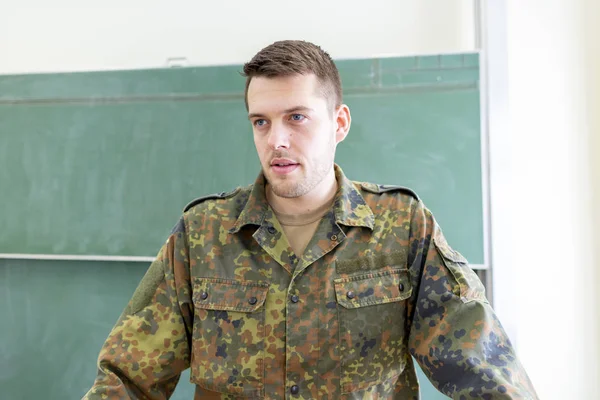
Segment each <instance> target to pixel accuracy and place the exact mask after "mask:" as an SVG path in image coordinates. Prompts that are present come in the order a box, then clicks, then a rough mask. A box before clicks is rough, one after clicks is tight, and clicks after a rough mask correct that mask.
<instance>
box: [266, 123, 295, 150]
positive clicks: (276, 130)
mask: <svg viewBox="0 0 600 400" xmlns="http://www.w3.org/2000/svg"><path fill="white" fill-rule="evenodd" d="M268 144H269V146H270V147H271V148H273V149H275V150H277V149H280V148H285V149H289V147H290V132H289V130H288V129H286V127H285V125H284V124H282V123H275V122H273V123H272V125H271V129H270V131H269V140H268Z"/></svg>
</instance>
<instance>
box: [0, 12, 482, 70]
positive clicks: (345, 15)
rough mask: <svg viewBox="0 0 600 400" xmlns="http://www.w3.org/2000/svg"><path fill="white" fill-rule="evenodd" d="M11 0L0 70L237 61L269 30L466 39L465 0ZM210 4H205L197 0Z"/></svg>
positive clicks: (378, 47) (0, 43)
mask: <svg viewBox="0 0 600 400" xmlns="http://www.w3.org/2000/svg"><path fill="white" fill-rule="evenodd" d="M90 3H91V2H86V1H81V0H55V1H51V2H47V1H44V0H19V1H5V2H2V4H3V5H2V6H0V73H3V74H6V73H27V72H40V71H47V72H59V71H60V72H62V71H74V70H99V69H100V70H103V69H131V68H146V67H162V66H165V63H166V60H167V59H169V58H172V57H186V58H187V60H188V61H189V65H210V64H232V63H242V62H245V61H247V60H248V59H249V58H250V57H251V56H252V55H253V54H254V53H256V52H257V51H258V50H260V49H261V48H262V47H264V46H266V45H268V44H269V43H271V42H273V41H275V40H281V39H282V38H285V39H306V40H310V41H314V42H316V43H318V44H320V45H321V46H322V47H323V48H325V49H326V50H328V51H329V52H330V53H331V55H332V56H333V57H334V58H354V57H359V58H361V57H369V56H373V55H379V54H394V55H400V54H423V53H440V52H441V53H454V52H459V51H469V50H473V49H474V41H475V38H474V29H473V23H472V20H473V18H474V16H473V0H428V1H426V2H421V1H414V0H369V1H368V2H363V1H361V2H358V1H348V0H346V1H344V0H304V1H302V2H295V3H283V2H281V1H278V0H262V1H241V0H234V1H232V0H230V1H211V2H209V3H206V2H202V1H194V0H170V1H166V0H127V1H123V0H104V1H102V2H93V3H92V5H91V6H90V5H86V4H90ZM207 4H210V7H207V6H206V5H207Z"/></svg>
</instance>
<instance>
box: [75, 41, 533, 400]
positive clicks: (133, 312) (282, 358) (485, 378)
mask: <svg viewBox="0 0 600 400" xmlns="http://www.w3.org/2000/svg"><path fill="white" fill-rule="evenodd" d="M244 73H245V75H246V76H247V84H246V107H247V108H248V112H249V120H250V122H251V124H252V127H253V132H254V141H255V145H256V149H257V151H258V155H259V159H260V161H261V165H262V171H261V173H260V174H259V176H258V178H257V179H256V181H255V182H254V184H252V185H250V186H248V187H245V188H237V189H235V190H233V191H232V192H230V193H226V194H220V195H213V196H208V197H204V198H200V199H197V200H195V201H193V202H192V203H190V204H189V205H188V206H187V207H186V208H185V210H184V213H183V215H182V217H181V219H180V220H179V222H178V223H177V224H176V226H175V227H174V229H173V231H172V233H171V235H170V236H169V238H168V239H167V241H166V243H165V244H164V246H163V247H162V248H161V250H160V252H159V253H158V257H157V258H156V260H155V261H154V262H153V263H152V265H151V266H150V268H149V270H148V272H147V273H146V275H145V276H144V278H143V280H142V281H141V283H140V285H139V287H138V289H137V290H136V291H135V293H134V295H133V297H132V299H131V301H130V302H129V304H128V305H127V308H126V309H125V311H124V312H123V314H122V315H121V317H120V319H119V320H118V322H117V323H116V325H115V326H114V328H113V329H112V331H111V332H110V335H109V336H108V339H107V340H106V342H105V344H104V346H103V348H102V350H101V353H100V356H99V359H98V376H97V378H96V381H95V382H94V385H93V387H92V388H91V389H90V391H89V392H88V393H87V394H86V395H85V397H84V399H89V400H92V399H166V398H169V397H170V395H171V394H172V393H173V391H174V389H175V386H176V384H177V382H178V380H179V376H180V373H181V372H182V371H183V370H185V369H187V368H191V381H192V382H193V383H194V384H196V394H195V398H196V399H204V398H206V399H209V398H211V399H241V398H244V399H271V400H279V399H336V400H337V399H419V387H418V382H417V376H416V373H415V368H414V365H413V362H412V358H411V356H412V357H414V358H415V359H416V361H417V362H418V363H419V365H420V366H421V368H422V369H423V371H424V372H425V374H426V375H427V377H428V378H429V379H430V380H431V382H432V383H433V385H434V386H436V387H437V388H438V389H439V390H440V391H441V392H443V393H444V394H446V395H447V396H450V397H451V398H453V399H537V395H536V394H535V391H534V389H533V387H532V385H531V382H530V380H529V378H528V377H527V374H526V373H525V371H524V369H523V367H522V366H521V364H520V362H519V361H518V359H517V356H516V354H515V351H514V349H513V347H512V346H511V343H510V341H509V339H508V337H507V335H506V333H505V332H504V330H503V328H502V327H501V325H500V322H499V321H498V319H497V317H496V315H495V314H494V311H493V310H492V308H491V307H490V305H489V303H488V301H487V300H486V297H485V294H484V288H483V285H482V284H481V282H480V280H479V279H478V277H477V275H476V274H475V273H474V272H473V271H472V270H471V268H470V267H469V265H468V263H467V261H466V260H465V259H464V258H463V256H461V255H460V254H459V253H458V252H456V251H454V250H453V249H452V248H451V247H450V246H449V245H448V243H447V242H446V240H445V239H444V235H443V233H442V230H441V229H440V227H439V226H438V224H437V223H436V221H435V219H434V217H433V215H432V214H431V212H430V211H429V210H428V209H427V208H426V207H425V206H424V204H423V202H422V201H421V200H419V198H418V197H417V195H416V194H415V193H413V192H412V191H410V190H409V189H405V188H401V187H387V186H381V185H376V184H372V183H364V182H354V181H351V180H349V179H348V178H346V177H345V176H344V173H343V172H342V169H341V168H340V167H339V166H338V165H337V164H335V163H334V155H335V149H336V146H337V144H338V143H340V142H341V141H342V140H343V139H344V138H345V137H346V135H347V134H348V131H349V129H350V122H351V120H350V111H349V109H348V107H347V106H346V105H344V104H342V90H341V82H340V78H339V74H338V71H337V69H336V67H335V64H334V63H333V61H332V60H331V58H330V57H329V55H327V53H325V52H324V51H323V50H321V49H320V48H319V47H318V46H315V45H313V44H310V43H307V42H301V41H283V42H277V43H274V44H272V45H270V46H268V47H266V48H265V49H263V50H261V51H260V52H259V53H258V54H257V55H256V56H255V57H254V58H253V59H252V60H251V61H250V62H249V63H247V64H246V65H245V66H244Z"/></svg>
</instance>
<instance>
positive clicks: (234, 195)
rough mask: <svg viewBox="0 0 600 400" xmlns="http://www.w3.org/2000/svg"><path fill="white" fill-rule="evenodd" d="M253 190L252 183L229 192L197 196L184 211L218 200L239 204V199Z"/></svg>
mask: <svg viewBox="0 0 600 400" xmlns="http://www.w3.org/2000/svg"><path fill="white" fill-rule="evenodd" d="M251 190H252V185H249V186H245V187H236V188H235V189H233V190H230V191H228V192H220V193H213V194H209V195H204V196H200V197H198V198H195V199H194V200H192V201H190V202H189V203H188V204H187V205H186V206H185V207H184V208H183V212H184V213H186V212H188V211H190V210H192V209H194V208H195V207H201V206H203V205H206V204H208V203H210V202H216V201H221V202H225V203H228V202H230V203H231V204H234V203H235V204H237V203H238V202H237V200H238V199H239V198H240V197H241V196H248V194H249V193H250V191H251Z"/></svg>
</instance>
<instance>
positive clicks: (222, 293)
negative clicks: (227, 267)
mask: <svg viewBox="0 0 600 400" xmlns="http://www.w3.org/2000/svg"><path fill="white" fill-rule="evenodd" d="M268 292H269V284H268V283H267V282H253V281H238V280H233V279H223V278H195V279H194V307H196V308H203V309H207V310H222V311H241V312H252V311H256V310H258V309H259V308H260V307H261V306H262V305H263V304H264V303H265V300H266V298H267V293H268Z"/></svg>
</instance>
